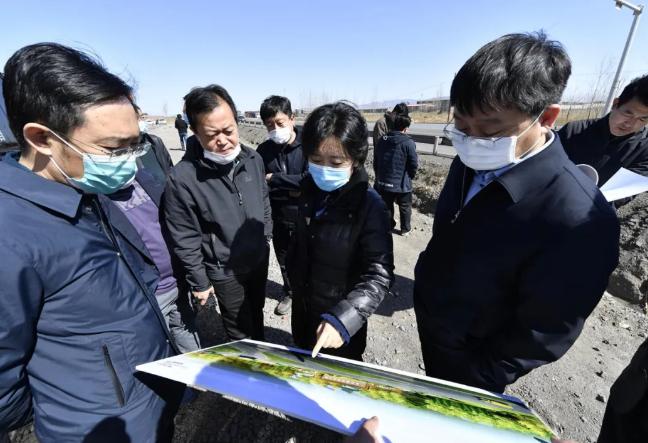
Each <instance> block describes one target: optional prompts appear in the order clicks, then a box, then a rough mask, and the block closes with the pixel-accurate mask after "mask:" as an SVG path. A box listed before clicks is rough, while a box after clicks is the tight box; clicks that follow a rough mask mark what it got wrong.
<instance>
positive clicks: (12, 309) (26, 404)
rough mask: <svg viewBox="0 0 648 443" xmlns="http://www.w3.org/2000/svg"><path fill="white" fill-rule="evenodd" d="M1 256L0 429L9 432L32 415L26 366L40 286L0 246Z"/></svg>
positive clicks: (39, 302)
mask: <svg viewBox="0 0 648 443" xmlns="http://www.w3.org/2000/svg"><path fill="white" fill-rule="evenodd" d="M0 253H1V254H2V265H1V266H0V281H1V282H2V285H0V312H2V321H0V429H9V430H11V429H15V428H17V427H19V426H22V425H24V424H25V423H26V422H27V421H29V419H30V417H31V414H32V397H31V391H30V388H29V381H28V378H27V369H26V367H27V363H28V362H29V359H30V356H31V352H32V350H33V348H34V345H35V343H36V323H37V321H38V314H39V312H40V309H41V305H42V298H43V286H42V283H41V280H40V277H39V275H38V274H37V273H36V270H35V269H34V268H33V267H32V265H31V263H30V262H29V261H28V260H26V259H25V258H23V257H21V256H20V255H19V254H17V253H16V252H15V251H14V250H13V249H12V248H11V247H9V246H6V245H0Z"/></svg>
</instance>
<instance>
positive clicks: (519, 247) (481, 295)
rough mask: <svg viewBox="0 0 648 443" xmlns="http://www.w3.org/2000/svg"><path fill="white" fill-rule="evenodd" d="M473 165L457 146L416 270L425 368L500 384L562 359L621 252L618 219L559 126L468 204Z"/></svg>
mask: <svg viewBox="0 0 648 443" xmlns="http://www.w3.org/2000/svg"><path fill="white" fill-rule="evenodd" d="M473 175H474V173H473V171H472V169H469V168H467V167H465V166H464V165H463V164H462V163H461V161H460V160H459V158H456V159H455V160H454V161H453V163H452V165H451V167H450V171H449V173H448V178H447V180H446V183H445V185H444V187H443V190H442V191H441V195H440V196H439V201H438V203H437V208H436V213H435V216H434V227H433V228H434V233H433V236H432V239H431V240H430V243H429V244H428V246H427V248H426V250H425V251H424V252H423V253H422V254H421V256H420V257H419V260H418V263H417V264H416V269H415V272H414V276H415V283H414V310H415V312H416V318H417V322H418V328H419V334H420V338H421V345H422V348H423V359H424V361H425V370H426V372H427V373H428V375H430V376H432V377H437V378H443V379H447V380H450V381H454V382H457V383H464V384H468V385H472V386H477V387H480V388H483V389H488V390H491V391H499V392H502V391H503V390H504V387H505V386H506V385H508V384H510V383H513V382H514V381H515V380H516V379H518V378H519V377H521V376H523V375H524V374H526V373H528V372H529V371H531V370H532V369H534V368H537V367H538V366H541V365H543V364H546V363H550V362H553V361H555V360H557V359H559V358H560V357H561V356H562V355H563V354H564V353H565V352H567V350H568V349H569V348H570V347H571V345H572V344H573V343H574V341H575V340H576V338H578V335H579V334H580V332H581V330H582V328H583V324H584V322H585V319H586V318H587V316H588V315H589V314H590V313H591V312H592V310H593V309H594V307H595V306H596V304H597V303H598V302H599V300H600V298H601V296H602V295H603V292H604V291H605V288H606V287H607V283H608V278H609V276H610V274H611V273H612V271H613V270H614V268H615V267H616V265H617V263H618V258H619V221H618V220H617V217H616V214H615V211H614V209H613V208H612V207H611V206H610V204H609V203H608V202H607V201H606V200H605V197H603V195H602V194H601V193H600V191H599V190H598V189H597V187H596V186H595V185H594V183H593V182H592V181H591V180H590V179H589V178H588V177H586V176H585V175H584V174H583V173H582V172H581V171H580V170H579V169H578V168H577V167H576V166H575V165H574V164H573V163H572V162H570V161H569V159H568V158H567V156H566V155H565V152H564V150H563V149H562V146H561V145H560V141H559V140H558V138H557V137H556V138H555V139H554V141H553V143H552V144H551V145H549V146H548V147H547V148H545V149H544V150H543V151H541V152H540V153H538V154H537V155H535V156H533V157H531V158H529V159H528V160H525V161H524V162H522V163H520V164H518V165H516V166H515V167H513V168H511V169H509V170H508V171H506V172H505V173H504V174H502V175H500V176H499V177H498V178H496V179H495V180H494V181H492V182H491V183H489V184H488V185H486V187H484V188H483V189H482V190H481V191H479V193H477V194H476V195H475V196H474V197H473V198H472V199H471V200H470V201H469V202H468V203H467V204H466V205H465V206H463V202H464V201H465V197H466V193H467V191H468V189H469V187H470V184H471V182H472V179H473Z"/></svg>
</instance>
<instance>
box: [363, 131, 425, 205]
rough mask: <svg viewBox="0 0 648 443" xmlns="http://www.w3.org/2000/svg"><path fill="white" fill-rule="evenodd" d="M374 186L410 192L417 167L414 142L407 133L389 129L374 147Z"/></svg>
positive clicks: (389, 190) (399, 191)
mask: <svg viewBox="0 0 648 443" xmlns="http://www.w3.org/2000/svg"><path fill="white" fill-rule="evenodd" d="M373 166H374V172H375V174H376V183H375V185H374V186H375V188H376V190H378V191H387V192H394V193H406V192H412V180H413V179H414V177H415V176H416V170H417V169H418V156H417V155H416V143H414V140H412V139H411V137H410V136H408V135H407V134H403V133H402V132H400V131H390V132H389V133H388V134H386V135H383V136H382V137H381V138H380V140H379V141H378V146H376V147H375V148H374V161H373Z"/></svg>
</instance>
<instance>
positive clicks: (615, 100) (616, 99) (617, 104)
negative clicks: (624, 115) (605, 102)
mask: <svg viewBox="0 0 648 443" xmlns="http://www.w3.org/2000/svg"><path fill="white" fill-rule="evenodd" d="M618 107H619V97H617V98H615V99H614V100H612V109H616V108H618Z"/></svg>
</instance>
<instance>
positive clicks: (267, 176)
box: [266, 173, 272, 182]
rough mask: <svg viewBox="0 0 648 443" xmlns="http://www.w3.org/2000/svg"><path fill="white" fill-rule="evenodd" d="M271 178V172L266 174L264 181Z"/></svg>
mask: <svg viewBox="0 0 648 443" xmlns="http://www.w3.org/2000/svg"><path fill="white" fill-rule="evenodd" d="M271 178H272V174H271V173H270V174H266V181H267V182H269V181H270V179H271Z"/></svg>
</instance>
